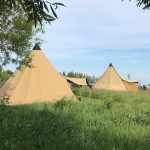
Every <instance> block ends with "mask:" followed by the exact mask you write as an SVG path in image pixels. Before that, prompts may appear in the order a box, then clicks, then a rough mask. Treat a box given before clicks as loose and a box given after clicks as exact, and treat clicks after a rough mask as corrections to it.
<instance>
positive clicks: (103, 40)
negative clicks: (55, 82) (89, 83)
mask: <svg viewBox="0 0 150 150" xmlns="http://www.w3.org/2000/svg"><path fill="white" fill-rule="evenodd" d="M54 1H55V0H54ZM59 2H62V3H64V4H65V5H66V6H67V7H61V8H59V9H58V11H57V13H58V17H59V19H58V20H57V21H55V22H53V23H52V24H51V25H49V24H47V25H46V26H45V34H44V35H42V36H41V38H42V39H43V40H44V42H43V44H42V45H41V48H42V49H43V52H44V53H45V55H46V56H47V57H48V58H49V60H50V61H51V63H52V64H53V65H54V66H55V68H56V69H57V70H58V71H60V72H62V71H66V72H68V71H75V72H76V71H77V72H82V73H86V74H89V75H95V76H97V77H99V76H100V75H102V73H103V72H104V71H105V70H106V68H107V67H108V65H109V63H110V62H112V64H113V65H114V67H115V68H116V70H117V71H118V73H119V74H120V75H121V76H122V77H123V78H125V79H127V74H131V79H132V80H137V81H140V82H141V84H148V83H150V68H149V67H150V11H143V10H141V8H138V7H136V3H135V0H133V1H132V2H129V0H125V1H123V2H122V1H121V0H108V1H106V0H59Z"/></svg>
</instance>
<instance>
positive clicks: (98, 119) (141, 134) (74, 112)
mask: <svg viewBox="0 0 150 150" xmlns="http://www.w3.org/2000/svg"><path fill="white" fill-rule="evenodd" d="M83 95H84V97H83V98H82V101H81V102H78V103H73V102H69V101H65V100H62V101H58V102H56V103H53V104H51V103H40V104H32V105H22V106H7V107H3V106H1V107H0V149H4V150H5V149H15V150H20V149H21V150H22V149H23V150H24V149H25V150H26V149H29V150H30V149H31V150H32V149H33V150H34V149H43V150H49V149H52V150H77V149H79V150H80V149H81V150H83V149H84V150H99V149H100V150H101V149H102V150H112V149H113V150H115V149H120V150H130V149H131V150H132V149H133V150H136V149H138V150H142V149H143V150H149V149H150V93H146V92H143V93H142V92H141V93H140V92H139V93H121V92H120V93H115V92H101V93H100V94H98V93H92V94H91V99H88V98H87V97H88V93H83Z"/></svg>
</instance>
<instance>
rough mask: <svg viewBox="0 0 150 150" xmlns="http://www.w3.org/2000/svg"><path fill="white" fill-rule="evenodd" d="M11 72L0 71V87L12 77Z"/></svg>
mask: <svg viewBox="0 0 150 150" xmlns="http://www.w3.org/2000/svg"><path fill="white" fill-rule="evenodd" d="M12 74H13V72H11V71H10V70H7V71H2V70H1V71H0V87H1V86H2V85H3V84H4V83H5V82H6V81H7V80H8V79H9V78H10V76H12Z"/></svg>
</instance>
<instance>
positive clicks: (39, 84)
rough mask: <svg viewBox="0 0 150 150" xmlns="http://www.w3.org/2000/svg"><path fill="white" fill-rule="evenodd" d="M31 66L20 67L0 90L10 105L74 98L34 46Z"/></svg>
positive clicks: (0, 93)
mask: <svg viewBox="0 0 150 150" xmlns="http://www.w3.org/2000/svg"><path fill="white" fill-rule="evenodd" d="M30 56H31V57H32V61H31V66H32V67H27V66H22V67H21V69H20V70H17V71H16V72H15V73H14V75H13V76H12V77H11V78H10V79H9V80H8V81H7V82H6V83H5V84H4V85H3V86H2V87H1V88H0V96H3V95H7V96H9V97H10V103H11V104H26V103H33V102H41V101H56V100H58V99H60V98H63V97H74V96H73V93H72V91H71V89H70V87H69V86H68V83H67V81H66V80H65V79H64V78H63V77H62V76H61V75H60V74H59V72H57V71H56V70H55V68H54V67H53V66H52V64H51V63H50V62H49V61H48V59H47V58H46V57H45V56H44V54H43V52H42V51H41V50H40V48H39V46H38V45H36V46H35V47H34V48H33V50H32V51H31V53H30Z"/></svg>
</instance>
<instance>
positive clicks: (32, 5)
mask: <svg viewBox="0 0 150 150" xmlns="http://www.w3.org/2000/svg"><path fill="white" fill-rule="evenodd" d="M0 6H1V7H6V8H8V9H11V10H15V11H16V10H17V9H18V7H19V8H22V10H23V14H24V15H25V16H26V17H27V18H28V20H27V22H32V21H33V22H34V24H35V26H37V24H38V23H40V25H41V26H42V24H43V22H48V23H51V22H52V21H54V20H55V19H57V18H58V17H57V14H56V12H55V11H56V9H57V8H58V6H65V5H64V4H62V3H50V2H49V1H45V0H1V1H0Z"/></svg>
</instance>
